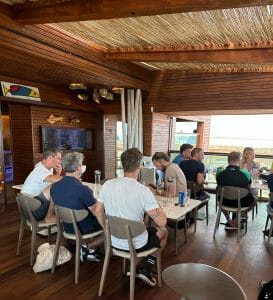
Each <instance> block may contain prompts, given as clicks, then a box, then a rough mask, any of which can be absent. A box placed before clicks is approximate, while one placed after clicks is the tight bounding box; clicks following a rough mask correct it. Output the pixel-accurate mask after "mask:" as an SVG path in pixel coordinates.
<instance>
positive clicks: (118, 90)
mask: <svg viewBox="0 0 273 300" xmlns="http://www.w3.org/2000/svg"><path fill="white" fill-rule="evenodd" d="M121 89H122V88H121V87H117V86H114V87H113V88H112V92H113V93H116V94H120V92H121Z"/></svg>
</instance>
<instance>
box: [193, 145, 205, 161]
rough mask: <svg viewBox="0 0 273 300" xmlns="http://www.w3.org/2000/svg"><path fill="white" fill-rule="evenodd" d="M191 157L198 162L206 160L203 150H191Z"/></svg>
mask: <svg viewBox="0 0 273 300" xmlns="http://www.w3.org/2000/svg"><path fill="white" fill-rule="evenodd" d="M191 157H192V159H194V160H197V161H200V162H201V161H202V160H203V159H204V152H203V149H202V148H198V147H196V148H193V149H192V150H191Z"/></svg>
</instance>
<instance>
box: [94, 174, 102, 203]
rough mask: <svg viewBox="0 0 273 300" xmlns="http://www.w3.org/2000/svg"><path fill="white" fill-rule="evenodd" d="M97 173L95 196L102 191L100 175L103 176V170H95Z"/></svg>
mask: <svg viewBox="0 0 273 300" xmlns="http://www.w3.org/2000/svg"><path fill="white" fill-rule="evenodd" d="M94 174H95V191H94V193H95V197H96V198H97V197H98V196H99V191H100V176H101V171H100V170H96V171H95V172H94Z"/></svg>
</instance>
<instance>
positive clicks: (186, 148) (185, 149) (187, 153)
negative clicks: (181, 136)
mask: <svg viewBox="0 0 273 300" xmlns="http://www.w3.org/2000/svg"><path fill="white" fill-rule="evenodd" d="M192 148H193V145H191V144H182V145H181V146H180V153H181V154H182V155H183V157H184V159H191V150H192Z"/></svg>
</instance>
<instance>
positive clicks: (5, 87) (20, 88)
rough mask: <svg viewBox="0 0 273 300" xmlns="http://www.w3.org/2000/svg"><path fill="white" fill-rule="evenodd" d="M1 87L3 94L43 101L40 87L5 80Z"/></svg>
mask: <svg viewBox="0 0 273 300" xmlns="http://www.w3.org/2000/svg"><path fill="white" fill-rule="evenodd" d="M1 87H2V93H3V96H6V97H15V98H21V99H29V100H35V101H41V98H40V93H39V89H38V88H36V87H32V86H27V85H21V84H15V83H10V82H5V81H1Z"/></svg>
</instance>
